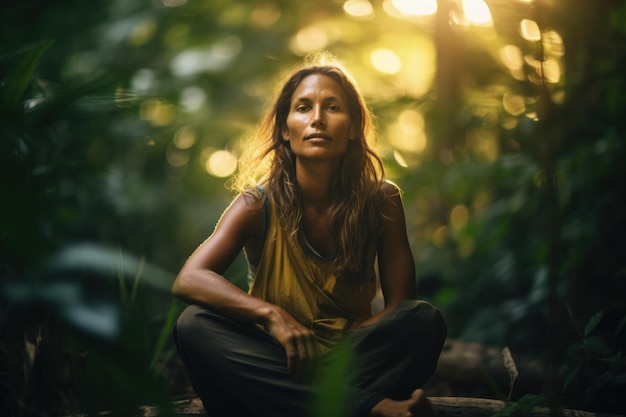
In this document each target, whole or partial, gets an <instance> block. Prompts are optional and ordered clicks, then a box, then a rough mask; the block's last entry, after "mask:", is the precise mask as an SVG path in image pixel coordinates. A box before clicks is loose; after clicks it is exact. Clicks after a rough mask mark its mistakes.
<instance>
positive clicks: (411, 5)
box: [391, 0, 437, 16]
mask: <svg viewBox="0 0 626 417" xmlns="http://www.w3.org/2000/svg"><path fill="white" fill-rule="evenodd" d="M391 4H392V5H393V7H394V8H395V9H396V10H398V11H399V12H400V13H402V14H404V15H407V16H429V15H432V14H435V13H436V12H437V1H436V0H391Z"/></svg>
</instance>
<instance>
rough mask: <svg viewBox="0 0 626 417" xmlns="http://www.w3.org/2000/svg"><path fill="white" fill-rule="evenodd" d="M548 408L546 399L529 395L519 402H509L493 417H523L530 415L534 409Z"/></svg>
mask: <svg viewBox="0 0 626 417" xmlns="http://www.w3.org/2000/svg"><path fill="white" fill-rule="evenodd" d="M543 406H546V399H545V397H543V396H541V395H531V394H527V395H524V396H522V397H521V398H520V399H519V400H517V401H507V403H506V404H505V406H504V407H503V408H502V409H501V410H500V411H498V412H497V413H495V414H493V416H492V417H522V416H527V415H528V414H530V412H531V411H532V409H533V408H535V407H543Z"/></svg>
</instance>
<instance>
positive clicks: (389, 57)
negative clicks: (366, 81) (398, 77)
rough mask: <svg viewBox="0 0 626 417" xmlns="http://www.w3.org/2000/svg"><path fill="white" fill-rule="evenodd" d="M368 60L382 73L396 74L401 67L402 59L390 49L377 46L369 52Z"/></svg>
mask: <svg viewBox="0 0 626 417" xmlns="http://www.w3.org/2000/svg"><path fill="white" fill-rule="evenodd" d="M370 62H371V63H372V65H373V66H374V68H376V70H377V71H379V72H382V73H383V74H396V73H398V72H400V70H401V69H402V61H401V60H400V57H399V56H398V54H396V53H395V52H394V51H392V50H391V49H386V48H378V49H374V50H373V51H372V52H371V53H370Z"/></svg>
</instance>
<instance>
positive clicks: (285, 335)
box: [265, 306, 320, 381]
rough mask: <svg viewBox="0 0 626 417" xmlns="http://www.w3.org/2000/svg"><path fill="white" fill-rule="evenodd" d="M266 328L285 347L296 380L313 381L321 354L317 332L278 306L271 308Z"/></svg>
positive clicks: (290, 369)
mask: <svg viewBox="0 0 626 417" xmlns="http://www.w3.org/2000/svg"><path fill="white" fill-rule="evenodd" d="M265 329H266V331H267V332H268V333H269V334H270V335H271V336H272V337H273V338H274V339H275V340H276V341H277V342H278V343H280V344H281V345H282V346H283V347H284V348H285V353H286V355H287V368H288V369H289V373H290V374H291V375H292V377H293V378H294V380H296V381H311V380H312V379H313V377H314V376H315V372H316V369H317V362H318V358H319V356H320V349H319V345H318V343H317V339H316V338H315V333H313V331H311V330H309V329H307V328H306V327H304V326H303V325H302V324H300V323H299V322H298V321H297V320H296V319H294V318H293V316H291V315H290V314H289V313H287V312H286V311H285V310H283V309H282V308H280V307H278V306H273V308H272V309H271V310H270V313H269V314H268V317H267V321H266V323H265Z"/></svg>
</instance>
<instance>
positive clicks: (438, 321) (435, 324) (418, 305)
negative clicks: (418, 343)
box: [398, 300, 448, 345]
mask: <svg viewBox="0 0 626 417" xmlns="http://www.w3.org/2000/svg"><path fill="white" fill-rule="evenodd" d="M398 309H399V310H400V311H399V314H400V316H401V317H402V318H403V319H404V320H407V321H409V322H410V325H409V326H410V327H411V328H413V329H415V331H416V332H418V333H421V334H424V333H426V334H428V335H429V336H430V337H431V338H432V340H433V341H436V342H438V343H440V344H441V345H443V342H444V341H445V339H446V337H447V334H448V327H447V325H446V321H445V319H444V318H443V314H441V311H440V310H439V309H438V308H436V307H435V306H433V305H432V304H430V303H429V302H427V301H424V300H404V301H402V302H400V304H399V305H398ZM407 324H408V323H407Z"/></svg>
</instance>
